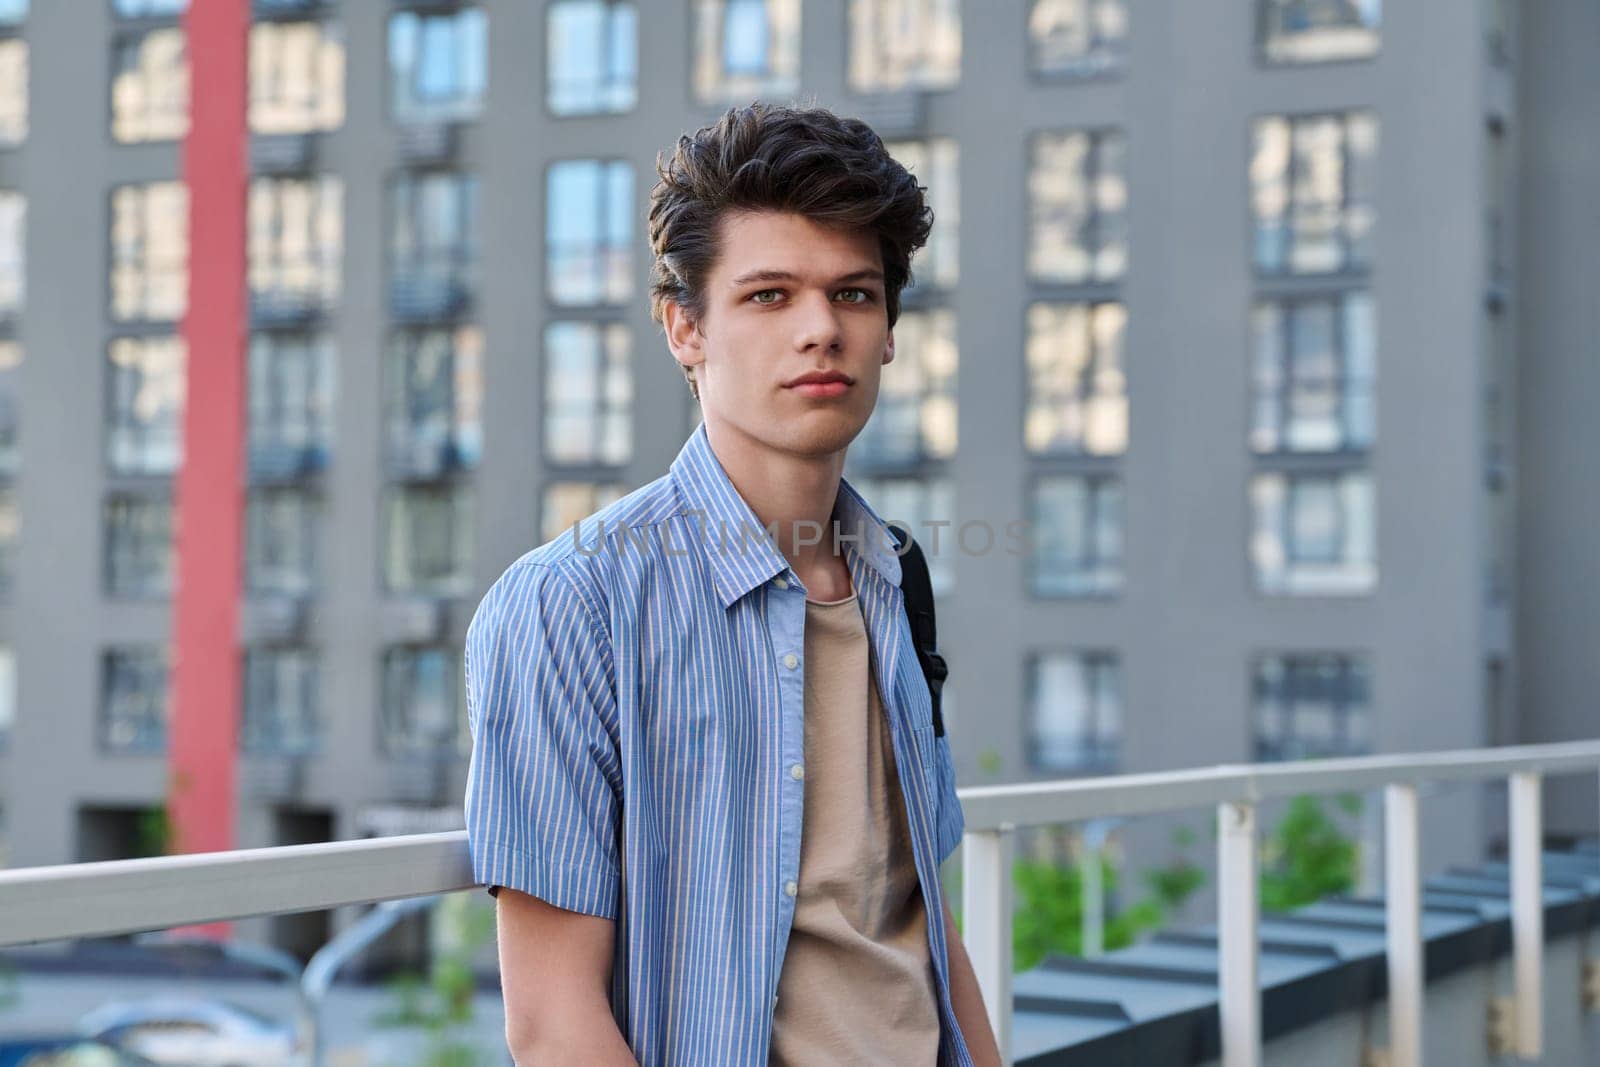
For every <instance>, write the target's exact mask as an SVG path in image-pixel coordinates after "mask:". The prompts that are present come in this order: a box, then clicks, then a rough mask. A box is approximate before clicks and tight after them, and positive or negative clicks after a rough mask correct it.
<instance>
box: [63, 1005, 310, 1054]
mask: <svg viewBox="0 0 1600 1067" xmlns="http://www.w3.org/2000/svg"><path fill="white" fill-rule="evenodd" d="M78 1032H79V1033H81V1034H83V1035H84V1036H85V1037H90V1038H94V1039H95V1040H97V1041H101V1042H103V1043H105V1044H107V1045H111V1046H113V1047H114V1048H116V1049H119V1050H123V1051H127V1052H131V1053H133V1054H135V1055H137V1056H142V1057H144V1058H145V1059H147V1060H149V1061H150V1062H151V1063H153V1064H156V1065H159V1067H293V1065H295V1064H301V1063H304V1062H305V1059H306V1057H305V1048H304V1046H303V1043H302V1041H301V1040H300V1038H299V1037H298V1036H297V1035H296V1033H295V1031H294V1028H293V1027H292V1026H290V1025H288V1024H286V1023H282V1022H279V1021H278V1020H276V1019H273V1018H271V1017H270V1016H267V1015H263V1014H262V1013H261V1012H258V1011H255V1010H253V1009H250V1008H246V1007H243V1006H242V1005H239V1004H234V1003H231V1002H229V1001H225V1000H213V999H206V998H200V997H150V998H148V999H144V1000H124V1001H113V1002H112V1003H109V1004H103V1005H101V1006H100V1007H98V1008H96V1009H94V1010H93V1011H91V1012H89V1013H88V1014H87V1015H85V1016H84V1017H83V1018H82V1019H80V1020H78Z"/></svg>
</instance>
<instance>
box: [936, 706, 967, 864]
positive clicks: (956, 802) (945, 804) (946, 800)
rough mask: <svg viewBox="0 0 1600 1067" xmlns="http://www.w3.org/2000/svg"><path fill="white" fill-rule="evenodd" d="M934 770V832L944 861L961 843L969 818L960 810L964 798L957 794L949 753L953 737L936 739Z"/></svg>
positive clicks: (954, 770)
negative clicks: (936, 798)
mask: <svg viewBox="0 0 1600 1067" xmlns="http://www.w3.org/2000/svg"><path fill="white" fill-rule="evenodd" d="M933 748H934V774H935V777H936V779H937V781H936V782H935V789H936V790H937V792H938V798H939V799H938V823H937V825H936V826H935V828H934V836H935V838H936V840H937V843H938V854H939V862H940V863H943V862H944V861H945V860H947V859H949V858H950V854H951V853H952V852H954V851H955V850H956V846H957V845H959V844H961V838H962V835H963V834H965V833H966V827H967V820H966V816H965V815H964V814H963V813H962V811H961V798H960V797H959V796H957V795H956V765H955V760H954V758H953V757H952V756H951V754H950V738H949V737H940V738H936V739H935V741H934V746H933Z"/></svg>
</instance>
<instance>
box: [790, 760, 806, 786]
mask: <svg viewBox="0 0 1600 1067" xmlns="http://www.w3.org/2000/svg"><path fill="white" fill-rule="evenodd" d="M805 776H806V769H805V768H804V767H802V766H800V764H798V763H796V764H795V765H794V766H793V767H790V768H789V777H790V778H793V779H794V780H795V781H797V782H798V781H799V780H800V779H802V778H804V777H805Z"/></svg>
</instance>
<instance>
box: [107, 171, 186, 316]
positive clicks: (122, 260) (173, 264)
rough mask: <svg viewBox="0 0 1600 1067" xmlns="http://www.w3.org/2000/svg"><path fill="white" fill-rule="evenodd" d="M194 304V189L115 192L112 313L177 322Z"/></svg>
mask: <svg viewBox="0 0 1600 1067" xmlns="http://www.w3.org/2000/svg"><path fill="white" fill-rule="evenodd" d="M188 302H189V190H188V188H187V187H186V186H185V185H184V184H183V183H182V182H167V181H162V182H145V183H142V184H138V185H119V186H117V187H116V188H115V189H113V190H112V191H111V317H112V319H113V320H115V321H117V322H177V321H178V320H179V319H181V318H183V313H184V311H185V310H186V308H187V306H188Z"/></svg>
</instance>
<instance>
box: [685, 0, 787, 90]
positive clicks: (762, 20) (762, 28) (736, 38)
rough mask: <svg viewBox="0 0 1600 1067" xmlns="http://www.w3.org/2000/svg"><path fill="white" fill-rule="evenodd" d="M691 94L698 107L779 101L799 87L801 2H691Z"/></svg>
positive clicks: (700, 0) (778, 0)
mask: <svg viewBox="0 0 1600 1067" xmlns="http://www.w3.org/2000/svg"><path fill="white" fill-rule="evenodd" d="M694 16H695V22H694V26H695V28H694V92H695V98H696V100H697V101H698V102H699V103H702V104H733V103H739V104H743V103H748V102H749V100H750V99H751V98H753V97H767V98H774V99H782V98H786V97H790V96H793V95H794V94H795V93H796V92H797V91H799V88H800V0H695V7H694Z"/></svg>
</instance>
